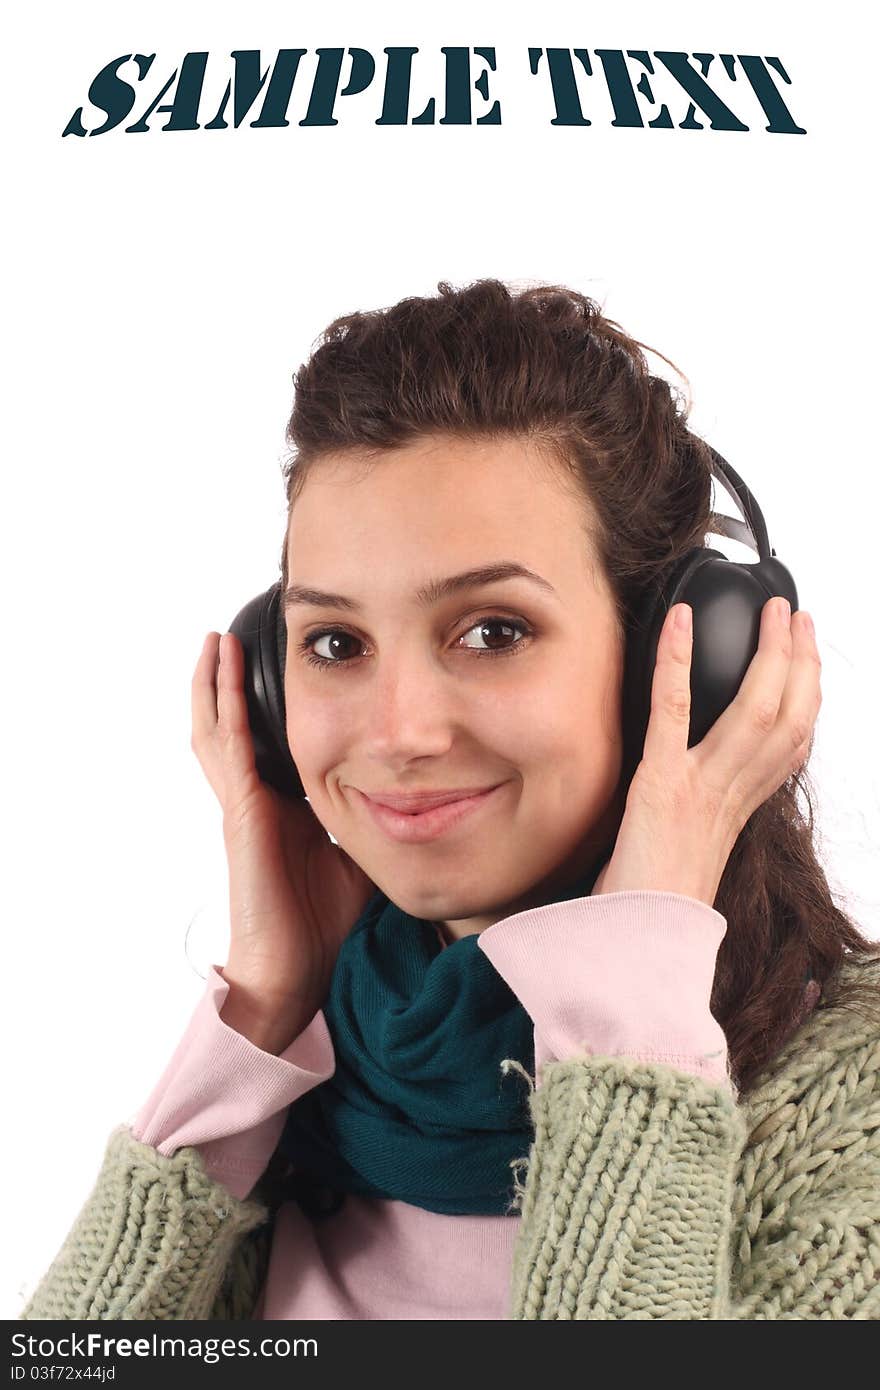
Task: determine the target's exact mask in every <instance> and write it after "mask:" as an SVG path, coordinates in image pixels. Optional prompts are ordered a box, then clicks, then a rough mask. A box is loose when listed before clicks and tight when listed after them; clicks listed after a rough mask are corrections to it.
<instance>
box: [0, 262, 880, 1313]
mask: <svg viewBox="0 0 880 1390" xmlns="http://www.w3.org/2000/svg"><path fill="white" fill-rule="evenodd" d="M664 360H665V359H664ZM295 388H296V389H295V399H294V406H293V413H292V415H291V419H290V424H289V440H290V443H291V445H292V446H293V458H292V462H291V466H290V467H289V469H288V471H287V496H288V525H287V529H286V534H285V538H284V544H283V547H282V557H281V594H282V596H283V624H284V642H285V658H284V663H283V673H284V674H283V683H284V708H285V722H286V737H287V743H288V745H289V749H290V753H291V755H292V757H293V759H294V762H295V764H296V768H297V771H298V773H299V775H300V777H301V780H302V785H303V787H304V789H305V792H306V794H307V796H308V802H306V801H305V800H303V799H302V798H299V799H291V798H287V797H285V796H283V795H281V794H280V793H279V792H278V791H277V790H275V789H274V788H273V787H271V786H270V785H268V783H267V782H266V781H265V780H263V779H262V778H261V777H260V776H259V774H258V772H257V767H256V762H255V756H254V746H253V741H252V738H251V729H250V726H249V720H248V708H247V702H246V698H245V689H244V687H245V675H246V672H245V664H244V654H243V650H242V646H241V644H240V642H239V640H238V638H237V637H236V636H235V635H234V634H231V633H230V634H227V635H226V636H225V637H224V638H223V639H222V641H221V639H220V634H219V633H216V632H212V633H210V634H209V635H208V637H207V639H206V641H205V644H204V647H203V650H202V653H201V656H200V658H199V661H198V665H197V667H196V671H195V675H194V679H193V688H192V697H193V748H194V750H195V752H196V754H197V756H198V758H199V761H200V763H201V766H202V768H203V769H204V772H205V775H206V776H207V778H208V779H209V781H210V783H211V786H212V787H213V789H214V791H215V792H216V794H217V797H218V799H219V801H220V804H221V806H222V808H223V832H224V840H225V845H226V851H227V856H228V860H229V880H230V907H231V912H230V917H231V926H232V939H231V944H230V950H229V957H228V960H227V962H226V964H225V966H223V967H222V969H221V968H220V967H213V968H212V970H211V973H210V979H209V984H208V988H207V990H206V992H205V996H204V998H203V999H202V1001H201V1003H200V1004H199V1006H198V1008H197V1010H196V1012H195V1014H194V1016H193V1018H192V1020H191V1022H190V1025H189V1027H188V1029H187V1030H186V1033H185V1034H184V1037H183V1039H182V1040H181V1043H180V1045H179V1047H178V1048H177V1050H176V1052H175V1054H174V1056H173V1057H172V1059H171V1061H170V1062H169V1064H168V1066H167V1067H166V1070H165V1072H164V1074H163V1076H162V1077H161V1078H160V1080H159V1082H158V1084H157V1086H156V1088H155V1090H154V1092H153V1094H152V1095H151V1097H150V1098H149V1100H148V1101H147V1103H146V1104H145V1105H144V1107H143V1108H142V1110H141V1111H140V1112H139V1114H138V1116H137V1117H136V1119H135V1120H134V1122H133V1123H132V1125H130V1126H128V1125H123V1126H120V1127H119V1128H118V1129H117V1130H115V1131H114V1133H113V1135H112V1136H111V1139H110V1142H109V1144H108V1149H107V1154H106V1157H105V1162H104V1166H103V1168H102V1170H101V1173H100V1174H99V1177H98V1181H97V1183H96V1186H95V1190H94V1192H93V1193H92V1195H91V1197H90V1198H89V1200H88V1202H87V1203H86V1205H85V1207H84V1208H83V1211H82V1212H81V1213H80V1216H79V1218H78V1219H77V1222H76V1223H75V1225H74V1227H73V1229H72V1230H71V1232H70V1234H69V1236H68V1238H67V1240H66V1242H65V1244H64V1246H63V1248H62V1250H61V1251H60V1253H59V1255H58V1256H57V1258H56V1260H55V1262H54V1263H53V1265H52V1267H51V1268H50V1270H49V1271H48V1272H47V1274H46V1276H45V1277H44V1279H43V1281H42V1282H41V1284H40V1285H39V1287H38V1288H37V1290H36V1292H35V1293H34V1295H33V1297H32V1298H31V1300H30V1301H29V1303H28V1305H27V1307H26V1308H25V1309H24V1311H23V1313H22V1315H21V1316H22V1317H23V1318H31V1319H34V1318H53V1317H54V1318H57V1317H62V1318H96V1319H97V1318H121V1317H126V1318H158V1319H172V1318H174V1319H179V1318H187V1317H197V1318H205V1317H209V1316H214V1317H228V1318H242V1317H254V1316H256V1317H258V1318H291V1319H297V1318H309V1317H318V1318H336V1319H345V1318H374V1319H375V1318H577V1319H588V1318H631V1317H636V1318H644V1317H650V1318H654V1317H657V1318H712V1319H722V1318H723V1319H739V1318H759V1319H764V1318H778V1317H782V1318H789V1317H798V1318H820V1317H821V1318H827V1317H832V1318H858V1319H863V1318H873V1317H878V1316H880V1284H878V1280H877V1278H876V1275H877V1261H878V1250H880V1241H878V1232H877V1225H876V1217H877V1191H878V1187H880V1131H878V1127H877V1113H878V1099H880V1095H878V1090H880V1081H878V1078H880V1066H878V1063H880V1017H878V1004H880V998H878V994H880V947H878V945H877V944H876V943H872V942H871V941H869V940H866V939H865V938H864V937H863V936H862V935H861V933H860V932H859V930H858V929H857V927H856V925H855V923H854V922H852V921H851V920H850V919H849V918H848V917H847V916H846V915H845V914H844V913H843V912H842V911H841V910H840V908H838V907H837V906H836V905H835V903H834V902H833V901H832V897H831V893H830V891H829V887H828V884H827V881H826V878H825V875H824V873H823V871H822V868H821V866H820V864H819V862H818V859H817V857H816V853H815V849H814V845H813V824H812V808H811V807H810V804H809V795H808V781H807V774H806V761H807V757H808V754H809V749H810V745H811V740H812V733H813V728H814V724H815V720H816V716H817V713H818V710H819V705H820V701H821V692H820V681H819V675H820V664H821V663H820V659H819V655H818V650H817V645H816V639H815V635H814V633H813V629H812V624H811V623H810V621H809V616H808V614H807V613H805V612H803V611H796V612H795V613H793V614H792V613H791V612H790V611H789V606H788V605H787V604H786V603H785V602H784V601H782V600H780V599H778V598H773V599H771V600H769V601H768V602H767V603H766V604H765V605H764V606H763V609H762V612H761V619H760V635H759V642H758V648H757V651H756V653H755V655H754V658H753V660H752V661H751V664H750V665H749V667H748V670H747V672H746V674H745V677H744V679H743V681H742V684H741V686H740V689H739V693H738V694H737V696H736V698H735V699H734V700H733V701H732V703H731V704H729V705H728V707H727V708H726V709H725V710H724V712H723V713H722V715H721V716H720V718H719V719H718V720H717V721H716V722H715V723H714V724H713V725H712V727H711V728H710V729H709V731H708V733H707V734H706V736H705V737H704V738H703V739H701V740H700V741H699V742H697V743H695V744H694V745H693V746H692V747H689V746H688V732H689V714H690V669H691V657H692V648H693V633H692V630H691V629H690V628H689V626H688V622H687V621H686V620H687V619H688V618H689V617H690V616H691V614H690V611H689V606H688V605H687V604H676V605H674V606H673V607H672V609H671V610H670V611H669V613H668V615H667V617H666V620H665V622H664V624H663V628H662V632H661V635H660V641H659V645H658V648H657V657H656V666H655V669H654V672H653V677H652V681H653V683H652V688H651V713H650V720H649V722H648V726H647V734H646V737H645V739H644V746H643V748H642V749H640V750H639V753H640V756H639V760H638V765H637V767H636V769H635V771H634V773H633V769H632V768H631V767H628V764H627V758H626V756H625V753H626V749H625V742H624V734H623V719H622V700H623V694H624V683H625V677H626V672H627V666H626V652H627V637H628V633H629V632H630V630H631V628H632V625H633V623H634V622H635V621H636V615H637V614H638V613H639V611H640V606H641V604H642V602H643V600H644V598H645V596H646V595H647V594H649V593H650V592H652V591H656V590H657V589H658V588H660V587H661V586H662V585H663V582H664V579H665V578H666V577H668V575H669V574H670V573H671V571H672V570H673V569H674V568H675V566H676V564H677V563H679V562H680V560H681V558H682V557H683V556H685V555H686V554H687V552H688V551H689V550H691V549H693V548H694V547H697V546H702V545H703V544H704V541H705V538H706V535H707V533H709V532H710V531H711V530H712V529H713V524H712V522H713V518H712V513H711V487H710V482H711V472H710V452H709V450H708V448H707V446H706V445H705V444H704V443H703V442H702V441H701V440H699V439H698V438H697V437H696V436H695V435H693V434H692V433H691V432H690V431H689V429H688V427H687V422H686V414H687V412H686V409H685V408H684V407H683V405H682V403H681V400H680V398H679V396H678V395H677V393H676V392H675V391H674V390H673V389H672V388H671V387H670V386H669V384H668V383H667V382H666V380H664V379H663V378H661V377H659V376H655V375H652V374H651V372H650V371H649V369H648V366H647V363H646V360H645V357H644V355H643V352H642V345H641V344H639V343H638V342H636V341H634V340H633V339H632V338H630V337H628V336H627V335H626V334H625V333H624V332H623V331H622V330H621V329H620V327H619V326H618V325H616V324H615V323H613V322H611V321H610V320H608V319H606V318H605V317H604V316H603V315H602V313H601V312H600V310H599V308H598V307H597V306H596V304H594V303H593V302H592V301H591V300H589V299H588V298H586V297H584V296H583V295H581V294H578V293H576V292H574V291H572V290H569V289H565V288H562V287H557V286H550V287H546V286H545V287H541V288H538V289H531V290H527V291H524V292H521V293H512V292H511V291H510V290H509V289H508V288H507V287H506V286H504V285H503V284H502V283H500V282H499V281H496V280H485V281H480V282H477V283H475V284H472V285H470V286H468V287H466V288H463V289H460V290H455V289H453V288H451V287H450V286H448V285H446V284H441V285H440V286H439V294H438V295H437V296H436V297H427V298H411V299H406V300H403V301H402V302H401V303H399V304H397V305H395V306H394V307H392V308H390V309H388V310H385V311H377V312H373V313H353V314H350V315H347V316H346V317H344V318H341V319H338V320H337V321H336V322H335V323H333V324H332V325H331V326H330V328H329V329H327V331H326V333H325V334H324V335H323V340H322V342H321V344H320V346H319V347H318V348H317V350H316V351H315V352H314V354H313V355H312V357H311V359H310V360H309V362H308V363H307V364H305V365H304V366H303V367H302V369H301V370H300V372H299V373H298V374H297V377H296V380H295ZM681 619H684V620H685V621H683V622H682V621H680V620H681ZM800 793H802V794H804V796H805V797H806V803H807V809H808V812H809V814H808V815H806V816H805V814H804V811H803V809H802V807H801V804H800V801H799V794H800ZM438 798H439V799H441V800H443V801H445V802H447V805H446V807H445V809H431V808H430V805H429V804H426V803H431V802H434V801H435V800H436V799H438ZM328 832H329V833H328ZM331 836H332V837H333V838H332V840H331V838H330V837H331ZM334 841H335V842H336V843H334Z"/></svg>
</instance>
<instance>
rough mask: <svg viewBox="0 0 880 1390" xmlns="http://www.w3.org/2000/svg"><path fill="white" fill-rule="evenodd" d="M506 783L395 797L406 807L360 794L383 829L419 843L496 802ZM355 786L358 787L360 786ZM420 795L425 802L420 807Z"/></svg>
mask: <svg viewBox="0 0 880 1390" xmlns="http://www.w3.org/2000/svg"><path fill="white" fill-rule="evenodd" d="M504 785H505V783H503V782H499V783H498V785H497V786H494V787H486V788H484V789H478V790H477V791H476V792H475V791H472V790H469V789H466V788H461V789H460V790H458V791H454V792H435V793H430V794H428V795H422V796H421V798H419V797H418V796H415V797H409V798H407V797H395V798H394V800H395V801H397V802H398V803H400V802H403V803H404V805H405V806H406V809H405V810H397V809H396V808H395V807H392V806H388V805H385V804H383V802H380V801H377V800H375V799H374V798H372V797H369V796H367V795H366V793H365V792H361V791H358V792H357V794H358V796H360V797H361V798H362V799H363V804H364V805H365V806H366V808H367V809H368V811H369V812H370V815H371V816H372V818H373V820H374V821H375V823H376V825H378V827H379V829H380V830H382V831H384V833H385V834H386V835H388V836H389V837H390V838H391V839H392V840H397V841H399V842H400V843H402V844H408V845H418V844H423V843H424V842H425V841H427V840H433V839H435V838H436V837H437V836H439V835H442V834H444V832H446V831H447V830H452V829H453V827H454V826H457V825H458V824H459V822H460V821H463V820H464V819H465V818H466V817H468V816H472V815H474V814H475V813H476V812H477V811H478V810H479V809H480V808H481V807H484V806H486V805H488V804H490V803H492V802H494V798H495V795H496V794H497V793H498V792H499V791H500V790H501V788H502V787H503V786H504ZM355 790H356V791H357V788H355ZM463 793H464V794H463ZM419 799H421V802H422V805H421V806H420V807H419V805H418V802H419ZM438 800H439V804H438ZM426 802H427V803H430V802H433V803H434V805H433V806H430V804H429V805H428V809H425V803H426Z"/></svg>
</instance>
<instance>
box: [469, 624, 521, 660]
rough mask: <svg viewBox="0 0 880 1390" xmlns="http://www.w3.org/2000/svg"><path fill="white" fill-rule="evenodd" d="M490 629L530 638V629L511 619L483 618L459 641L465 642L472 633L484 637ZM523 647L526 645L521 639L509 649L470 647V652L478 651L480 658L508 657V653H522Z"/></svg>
mask: <svg viewBox="0 0 880 1390" xmlns="http://www.w3.org/2000/svg"><path fill="white" fill-rule="evenodd" d="M489 628H503V629H504V630H505V631H506V632H522V633H524V634H525V635H526V636H528V628H526V627H525V626H524V625H523V624H522V623H516V622H513V621H512V620H511V619H510V618H481V619H480V621H479V622H478V623H475V624H474V626H473V627H470V628H468V630H467V632H465V633H463V634H462V636H461V637H460V638H459V641H460V642H464V639H465V637H469V636H470V634H471V633H472V632H479V633H480V635H481V636H482V634H483V633H484V632H486V630H487V629H489ZM484 640H485V639H484ZM523 645H524V643H523V641H522V639H521V638H520V639H518V640H517V641H516V642H513V643H511V645H510V646H508V647H483V648H479V647H470V648H468V650H470V651H476V653H477V655H478V656H507V654H508V653H511V654H512V653H513V652H518V651H520V650H521V649H522V647H523Z"/></svg>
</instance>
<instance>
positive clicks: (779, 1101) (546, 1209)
mask: <svg viewBox="0 0 880 1390" xmlns="http://www.w3.org/2000/svg"><path fill="white" fill-rule="evenodd" d="M529 1103H530V1107H531V1111H532V1117H533V1120H534V1123H535V1137H534V1142H533V1145H532V1150H531V1155H530V1161H529V1165H528V1170H527V1176H526V1182H525V1185H524V1186H523V1187H520V1188H519V1191H518V1197H519V1202H520V1210H521V1215H522V1222H521V1226H520V1232H519V1236H518V1243H517V1246H516V1249H515V1253H514V1264H513V1277H512V1311H511V1316H512V1317H514V1318H536V1319H537V1318H551V1319H553V1318H572V1319H591V1318H595V1319H599V1318H602V1319H610V1318H681V1319H691V1318H705V1319H724V1320H737V1319H757V1320H764V1319H771V1318H772V1319H776V1318H782V1319H789V1318H797V1319H801V1318H832V1319H847V1318H853V1319H859V1320H864V1319H878V1318H880V1278H878V1274H880V1225H878V1219H880V1038H878V1035H877V1030H876V1028H875V1029H873V1030H871V1029H870V1028H868V1027H864V1028H862V1029H859V1028H857V1027H856V1026H855V1025H854V1023H853V1019H852V1015H850V1016H849V1017H848V1019H846V1020H843V1021H841V1019H840V1018H839V1017H838V1018H836V1019H832V1018H829V1017H828V1016H824V1017H823V1016H822V1015H821V1014H820V1015H819V1016H818V1018H817V1019H816V1020H815V1021H814V1022H813V1023H811V1025H810V1028H809V1029H807V1030H805V1031H803V1032H802V1033H801V1034H800V1035H799V1036H798V1038H797V1040H796V1044H795V1045H794V1047H793V1048H792V1050H791V1051H790V1052H789V1053H787V1054H786V1057H785V1059H784V1063H783V1064H782V1065H781V1066H780V1067H779V1068H778V1069H776V1070H774V1072H773V1075H772V1076H771V1077H770V1078H769V1080H768V1081H767V1084H766V1086H765V1087H764V1088H763V1090H762V1091H759V1092H758V1094H757V1095H756V1097H755V1098H754V1100H753V1101H750V1104H749V1105H747V1106H746V1105H741V1104H737V1103H736V1102H735V1101H734V1098H733V1096H732V1095H731V1094H730V1092H729V1090H728V1088H726V1087H723V1086H721V1085H720V1084H716V1083H713V1082H710V1081H707V1080H706V1079H705V1078H704V1077H700V1076H696V1075H692V1074H687V1073H685V1072H682V1071H678V1070H676V1069H675V1068H672V1067H668V1066H665V1065H660V1064H653V1063H648V1062H639V1061H636V1060H630V1059H627V1058H621V1057H619V1056H617V1057H603V1056H598V1055H593V1056H588V1057H581V1058H566V1059H565V1060H562V1061H551V1062H548V1063H547V1064H546V1065H545V1066H544V1068H543V1072H542V1075H541V1083H540V1084H539V1085H538V1086H537V1087H536V1088H534V1089H533V1090H532V1093H531V1096H530V1102H529ZM756 1119H757V1123H754V1121H755V1120H756Z"/></svg>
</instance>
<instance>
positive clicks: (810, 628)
mask: <svg viewBox="0 0 880 1390" xmlns="http://www.w3.org/2000/svg"><path fill="white" fill-rule="evenodd" d="M804 625H805V627H806V629H807V632H808V633H809V634H810V636H811V637H815V635H816V629H815V627H814V626H813V619H812V618H811V617H810V615H809V613H805V614H804Z"/></svg>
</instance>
